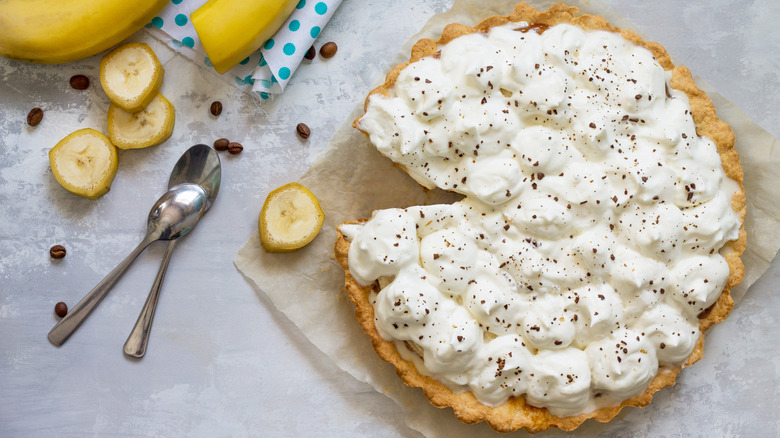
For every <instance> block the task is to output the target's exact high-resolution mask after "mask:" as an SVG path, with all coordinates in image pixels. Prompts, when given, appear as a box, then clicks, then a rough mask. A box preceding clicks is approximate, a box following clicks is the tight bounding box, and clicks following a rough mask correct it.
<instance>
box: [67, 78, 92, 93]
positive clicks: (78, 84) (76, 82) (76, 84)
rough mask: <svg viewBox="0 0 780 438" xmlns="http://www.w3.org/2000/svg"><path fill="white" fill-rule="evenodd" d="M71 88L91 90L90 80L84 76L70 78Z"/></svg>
mask: <svg viewBox="0 0 780 438" xmlns="http://www.w3.org/2000/svg"><path fill="white" fill-rule="evenodd" d="M70 86H71V87H73V88H75V89H77V90H86V89H87V88H89V78H88V77H86V76H84V75H76V76H73V77H71V78H70Z"/></svg>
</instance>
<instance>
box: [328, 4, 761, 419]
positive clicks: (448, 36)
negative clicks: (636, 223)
mask: <svg viewBox="0 0 780 438" xmlns="http://www.w3.org/2000/svg"><path fill="white" fill-rule="evenodd" d="M577 13H578V8H576V7H572V6H567V5H565V4H563V3H558V4H556V5H554V6H552V7H551V8H550V9H549V10H547V11H545V12H541V11H537V10H536V9H534V8H533V7H531V6H530V5H528V4H527V3H524V2H523V3H520V4H518V5H516V6H515V8H514V11H512V13H511V14H509V15H508V16H493V17H490V18H487V19H485V20H484V21H482V22H481V23H479V24H477V25H476V26H475V27H469V26H465V25H462V24H449V25H447V26H446V27H445V28H444V31H443V33H442V36H441V38H440V39H439V40H438V41H433V40H430V39H422V40H420V41H418V42H417V43H416V44H415V45H414V47H413V48H412V51H411V59H410V60H409V62H407V63H403V64H400V65H397V66H395V67H394V68H393V69H392V70H391V71H390V72H389V73H388V74H387V77H386V80H385V83H384V84H382V85H381V86H379V87H377V88H376V89H374V90H373V91H371V92H370V93H369V96H368V98H367V99H366V103H365V106H366V107H367V106H368V99H369V98H370V96H371V95H373V94H381V95H384V96H388V95H389V90H390V89H391V88H392V87H393V86H394V84H395V81H396V78H397V77H398V75H399V73H400V72H401V70H403V69H404V68H405V67H406V66H407V65H409V64H410V63H413V62H415V61H417V60H419V59H421V58H423V57H426V56H432V55H435V54H436V52H437V50H438V47H437V46H438V45H440V44H445V43H447V42H449V41H451V40H453V39H455V38H457V37H459V36H462V35H466V34H470V33H475V32H486V31H487V30H488V29H490V28H491V27H494V26H500V25H503V24H506V23H508V22H526V23H529V24H532V25H533V24H543V25H548V26H553V25H556V24H561V23H569V24H573V25H577V26H580V27H581V28H583V29H591V30H606V31H611V32H616V33H619V34H620V35H621V36H622V37H623V38H625V39H626V40H628V41H631V42H634V43H636V44H638V45H641V46H644V47H645V48H647V49H648V50H650V51H651V52H652V53H653V55H654V57H655V59H656V60H657V61H658V62H659V64H660V65H661V66H662V67H663V68H664V70H671V71H672V79H671V81H670V83H671V86H672V87H673V88H675V89H677V90H680V91H682V92H684V93H685V94H686V95H687V96H688V98H689V101H690V107H691V112H692V116H693V120H694V123H695V125H696V132H697V134H698V135H699V136H705V137H708V138H710V139H711V140H712V141H713V142H714V143H715V145H716V147H717V150H718V153H719V154H720V157H721V162H722V165H723V169H724V171H725V174H726V176H728V177H729V178H731V179H733V180H735V181H737V182H738V183H739V185H740V191H738V192H737V193H735V194H734V196H733V197H732V200H731V206H732V208H733V209H734V211H735V212H736V213H737V214H738V216H739V218H740V222H741V223H744V216H745V193H744V190H743V189H742V167H741V165H740V162H739V156H738V154H737V152H736V151H735V150H734V133H733V132H732V130H731V128H730V127H729V126H728V125H727V124H726V123H725V122H723V121H721V120H720V119H718V117H717V115H716V113H715V109H714V107H713V104H712V101H711V100H710V99H709V98H708V97H707V95H706V94H705V93H704V92H703V91H701V90H700V89H699V88H698V87H697V86H696V84H695V83H694V81H693V78H692V76H691V73H690V71H689V70H688V69H687V68H686V67H675V66H674V64H673V63H672V61H671V59H670V57H669V54H668V53H667V52H666V50H665V49H664V48H663V47H662V46H661V45H660V44H658V43H655V42H645V41H643V40H642V39H641V38H640V37H639V36H638V35H637V34H636V33H634V32H632V31H630V30H625V29H619V28H616V27H613V26H610V24H609V23H608V22H607V20H605V19H604V18H603V17H601V16H594V15H577ZM358 121H359V119H358V120H356V121H355V123H354V124H353V126H355V127H356V128H357V127H358ZM745 245H746V233H745V229H744V225H742V226H741V227H740V231H739V237H738V239H737V240H733V241H729V242H727V243H726V244H725V245H724V247H723V248H722V249H721V250H720V254H721V255H723V257H724V258H725V259H726V262H727V263H728V266H729V277H728V280H727V282H726V285H725V287H724V289H723V291H722V293H721V294H720V296H719V298H718V299H717V300H716V302H715V304H713V305H712V306H711V307H710V308H708V309H707V310H705V311H704V312H702V313H701V314H700V315H699V330H700V331H701V333H702V335H701V336H700V337H699V339H698V342H697V345H696V347H695V348H694V350H693V352H692V353H691V355H690V356H689V357H688V359H687V361H686V362H685V363H684V364H683V365H681V366H676V367H668V366H660V367H659V369H658V373H657V374H656V376H655V378H654V379H653V380H652V382H651V383H650V385H649V386H648V387H647V388H646V389H645V391H644V392H643V393H641V394H639V395H637V396H634V397H631V398H629V399H627V400H624V401H623V402H622V403H621V404H620V405H618V406H612V407H605V408H601V409H598V410H595V411H593V412H590V413H585V414H580V415H577V416H572V417H558V416H555V415H552V414H551V413H550V412H549V411H548V410H547V409H546V408H539V407H535V406H531V405H529V404H528V403H526V401H525V398H524V397H522V396H521V397H511V398H509V399H508V400H507V401H506V402H504V403H503V404H501V405H499V406H496V407H490V406H487V405H484V404H482V403H480V402H479V401H478V400H477V399H476V397H475V396H474V394H473V393H471V392H470V391H464V392H460V393H454V392H453V391H452V390H450V389H449V388H448V387H447V386H445V385H444V384H443V383H441V382H440V381H438V380H436V379H435V378H433V377H427V376H423V375H421V374H420V373H419V372H418V371H417V369H416V368H415V366H414V365H413V364H412V362H409V361H407V360H405V359H403V358H402V357H401V355H400V354H399V352H398V350H397V349H396V344H395V343H394V342H392V341H387V340H385V339H383V338H382V337H381V336H380V335H379V333H378V332H377V330H376V326H375V323H374V308H373V307H372V305H371V303H370V302H369V293H370V292H371V290H372V289H374V290H376V291H378V290H379V285H378V283H377V282H374V284H372V285H370V286H366V287H361V286H360V285H359V284H358V283H357V282H356V281H355V280H354V279H353V277H352V276H351V275H350V271H349V265H348V252H349V242H348V241H347V240H346V239H345V238H344V236H343V235H342V234H341V233H340V232H339V235H338V240H337V242H336V247H335V253H336V258H337V260H338V261H339V263H340V264H341V266H342V267H343V268H344V270H345V274H346V292H347V295H348V296H349V298H350V299H351V300H352V302H354V303H355V306H356V307H355V316H356V318H357V320H358V321H359V323H360V325H361V326H362V327H363V329H364V330H365V332H366V333H367V334H368V335H369V336H370V338H371V342H372V344H373V347H374V350H375V351H376V353H377V354H378V355H379V357H381V358H382V359H384V360H385V361H387V362H390V363H392V364H393V365H395V367H396V373H397V374H398V376H399V377H400V378H401V379H402V380H403V382H404V383H405V384H406V385H408V386H412V387H419V388H421V389H422V390H423V392H424V393H425V396H426V397H427V398H428V400H429V401H430V402H431V404H433V405H434V406H437V407H440V408H444V407H452V409H453V411H454V413H455V415H456V416H457V418H458V419H460V420H461V421H463V422H464V423H478V422H481V421H486V422H487V423H488V424H489V425H490V427H491V428H493V429H494V430H496V431H499V432H509V431H513V430H517V429H520V428H523V429H525V430H527V431H529V432H538V431H543V430H546V429H549V428H551V427H557V428H560V429H562V430H566V431H570V430H573V429H575V428H577V427H578V426H579V425H581V424H582V423H583V422H584V421H585V420H587V419H589V418H593V419H595V420H596V421H600V422H608V421H610V420H611V419H612V418H614V417H615V416H616V415H617V414H618V413H619V412H620V410H621V409H622V408H624V407H626V406H635V407H642V406H645V405H647V404H649V403H650V401H651V400H652V396H653V394H654V393H655V392H656V391H658V390H659V389H661V388H664V387H667V386H671V385H673V384H674V382H675V378H676V376H677V374H678V373H679V372H680V370H681V369H682V368H683V367H684V366H689V365H692V364H693V363H695V362H696V361H698V360H699V359H700V358H701V357H702V352H703V335H704V332H705V331H706V330H707V329H708V328H710V327H711V326H712V325H714V324H717V323H719V322H721V321H723V320H724V319H725V318H726V316H728V314H729V312H730V311H731V309H732V308H733V306H734V301H733V300H732V298H731V296H730V293H729V291H730V290H731V288H732V287H734V286H735V285H737V284H739V282H740V281H742V279H743V277H744V266H743V264H742V261H741V259H740V255H741V254H742V252H743V251H744V249H745ZM407 347H408V348H409V349H410V350H411V351H415V348H414V347H416V346H414V345H407Z"/></svg>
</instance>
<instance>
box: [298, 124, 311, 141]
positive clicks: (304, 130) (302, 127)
mask: <svg viewBox="0 0 780 438" xmlns="http://www.w3.org/2000/svg"><path fill="white" fill-rule="evenodd" d="M295 131H296V132H297V133H298V135H300V136H301V138H309V136H310V135H311V129H309V127H308V126H306V124H305V123H298V126H296V127H295Z"/></svg>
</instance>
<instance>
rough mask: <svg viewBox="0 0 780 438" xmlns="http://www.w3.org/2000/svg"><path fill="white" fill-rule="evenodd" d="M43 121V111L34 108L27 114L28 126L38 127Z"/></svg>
mask: <svg viewBox="0 0 780 438" xmlns="http://www.w3.org/2000/svg"><path fill="white" fill-rule="evenodd" d="M41 120H43V110H42V109H40V108H38V107H35V108H33V109H31V110H30V112H29V113H28V114H27V124H28V125H30V126H38V124H39V123H41Z"/></svg>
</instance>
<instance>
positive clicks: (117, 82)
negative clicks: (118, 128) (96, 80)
mask: <svg viewBox="0 0 780 438" xmlns="http://www.w3.org/2000/svg"><path fill="white" fill-rule="evenodd" d="M164 74H165V70H164V69H163V67H162V64H160V60H159V59H157V55H155V54H154V51H153V50H152V48H151V47H149V45H148V44H144V43H128V44H124V45H122V46H119V47H117V48H116V49H114V50H112V51H111V52H109V53H108V54H107V55H106V56H104V57H103V59H102V60H101V61H100V84H101V85H102V86H103V90H104V91H105V92H106V94H107V95H108V98H109V99H111V102H113V103H114V104H115V105H117V106H119V107H120V108H122V109H123V110H125V111H127V112H131V113H134V112H137V111H140V110H142V109H144V107H146V105H148V104H149V102H150V101H151V100H152V99H153V98H154V96H155V95H156V94H157V92H158V91H159V90H160V85H162V81H163V76H164Z"/></svg>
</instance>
